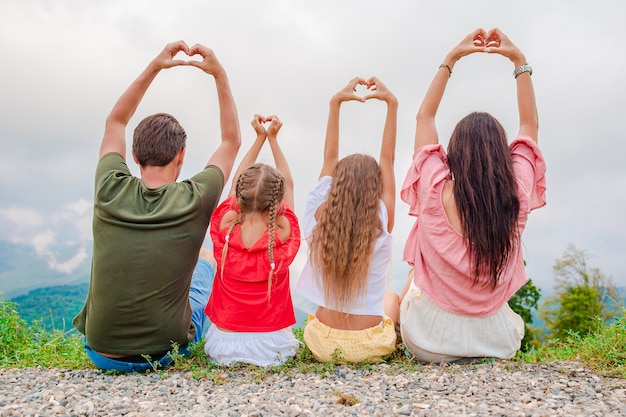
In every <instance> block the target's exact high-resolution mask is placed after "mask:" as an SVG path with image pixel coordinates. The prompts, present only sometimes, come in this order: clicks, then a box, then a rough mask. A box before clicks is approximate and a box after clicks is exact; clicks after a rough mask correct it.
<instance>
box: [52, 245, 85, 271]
mask: <svg viewBox="0 0 626 417" xmlns="http://www.w3.org/2000/svg"><path fill="white" fill-rule="evenodd" d="M86 259H87V249H85V248H84V247H81V248H79V249H78V252H77V253H76V254H75V255H74V256H72V257H71V258H70V259H68V260H67V261H65V262H59V261H58V260H57V259H56V258H55V257H54V256H49V257H48V266H49V267H50V269H53V270H55V271H59V272H64V273H66V274H69V273H71V272H72V271H74V270H75V269H76V268H78V267H79V266H80V265H81V264H82V263H83V262H85V260H86Z"/></svg>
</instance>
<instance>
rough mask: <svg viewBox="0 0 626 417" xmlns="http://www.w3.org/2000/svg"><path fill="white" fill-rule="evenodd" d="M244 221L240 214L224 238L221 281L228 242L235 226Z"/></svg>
mask: <svg viewBox="0 0 626 417" xmlns="http://www.w3.org/2000/svg"><path fill="white" fill-rule="evenodd" d="M237 185H239V182H237ZM242 221H243V215H241V214H240V215H239V217H237V220H236V221H234V222H233V223H232V224H231V225H230V227H229V228H228V232H226V237H225V238H224V240H225V241H226V242H225V243H224V247H223V248H222V266H221V267H220V279H221V280H224V264H225V263H226V254H227V253H228V242H230V234H231V233H232V232H233V230H234V229H235V226H237V225H238V224H239V223H241V222H242Z"/></svg>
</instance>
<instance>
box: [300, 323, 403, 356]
mask: <svg viewBox="0 0 626 417" xmlns="http://www.w3.org/2000/svg"><path fill="white" fill-rule="evenodd" d="M304 343H306V345H307V347H308V348H309V349H310V350H311V353H313V356H314V357H315V359H317V360H318V361H320V362H333V363H346V362H365V361H368V362H378V361H380V360H381V359H382V358H383V357H384V356H387V355H390V354H391V353H393V351H394V350H396V331H395V328H394V325H393V321H392V320H391V319H390V318H389V317H387V316H385V317H384V318H383V321H382V323H381V324H379V325H378V326H374V327H370V328H368V329H363V330H340V329H333V328H332V327H328V326H327V325H325V324H324V323H322V322H320V321H319V320H318V319H317V317H315V315H314V314H310V315H309V321H308V323H307V324H306V327H305V328H304Z"/></svg>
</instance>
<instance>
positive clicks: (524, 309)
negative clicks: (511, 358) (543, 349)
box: [509, 279, 541, 352]
mask: <svg viewBox="0 0 626 417" xmlns="http://www.w3.org/2000/svg"><path fill="white" fill-rule="evenodd" d="M540 297H541V290H540V289H539V288H537V287H535V284H533V281H532V280H530V279H529V280H528V282H527V283H526V284H524V286H522V288H520V289H519V290H517V292H516V293H515V294H513V297H511V298H510V299H509V307H511V309H512V310H513V311H515V312H516V313H517V314H519V315H520V316H521V317H522V319H524V329H525V331H524V338H523V339H522V346H521V350H522V352H526V351H527V350H528V349H529V348H530V347H531V346H532V345H533V342H534V340H535V335H534V332H533V328H532V322H533V313H532V311H533V310H536V309H537V304H538V302H539V298H540Z"/></svg>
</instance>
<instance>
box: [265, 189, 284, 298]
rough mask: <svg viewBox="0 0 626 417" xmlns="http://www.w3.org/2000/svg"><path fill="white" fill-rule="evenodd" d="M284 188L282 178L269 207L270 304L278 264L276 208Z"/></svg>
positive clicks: (268, 284) (268, 280)
mask: <svg viewBox="0 0 626 417" xmlns="http://www.w3.org/2000/svg"><path fill="white" fill-rule="evenodd" d="M282 188H283V181H282V178H280V179H279V180H278V181H276V182H275V183H274V186H273V187H272V200H271V202H270V207H269V214H270V218H269V224H268V235H269V236H268V242H267V255H268V258H269V260H270V273H269V277H268V279H267V302H268V303H269V302H270V298H271V291H272V278H273V276H274V269H276V264H275V263H274V246H275V243H276V241H275V239H276V238H275V236H274V229H275V224H276V206H277V203H278V202H277V200H278V195H279V194H280V193H281V191H282Z"/></svg>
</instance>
